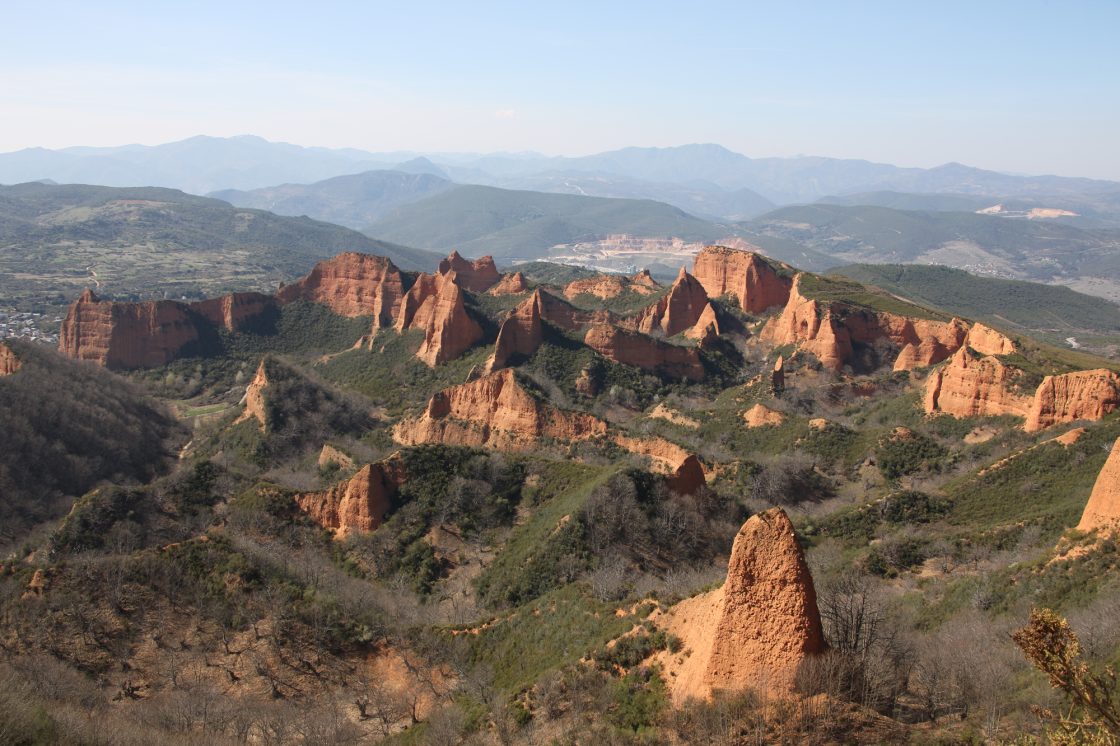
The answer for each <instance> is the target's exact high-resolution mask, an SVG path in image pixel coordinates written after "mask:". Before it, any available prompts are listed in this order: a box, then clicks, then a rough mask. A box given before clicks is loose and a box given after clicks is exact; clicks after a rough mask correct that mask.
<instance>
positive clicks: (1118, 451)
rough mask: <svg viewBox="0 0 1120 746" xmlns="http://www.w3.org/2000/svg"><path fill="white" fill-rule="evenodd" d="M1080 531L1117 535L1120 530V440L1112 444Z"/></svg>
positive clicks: (1087, 506) (1087, 504)
mask: <svg viewBox="0 0 1120 746" xmlns="http://www.w3.org/2000/svg"><path fill="white" fill-rule="evenodd" d="M1077 530H1078V531H1096V532H1098V533H1102V534H1115V533H1116V532H1117V531H1118V530H1120V438H1118V439H1117V440H1116V442H1114V443H1113V444H1112V450H1111V451H1110V452H1109V454H1108V459H1106V460H1105V462H1104V466H1103V467H1101V471H1100V473H1099V474H1098V475H1097V481H1096V483H1094V484H1093V492H1092V493H1091V494H1090V495H1089V502H1088V503H1086V505H1085V512H1084V513H1082V514H1081V521H1080V522H1079V523H1078V524H1077Z"/></svg>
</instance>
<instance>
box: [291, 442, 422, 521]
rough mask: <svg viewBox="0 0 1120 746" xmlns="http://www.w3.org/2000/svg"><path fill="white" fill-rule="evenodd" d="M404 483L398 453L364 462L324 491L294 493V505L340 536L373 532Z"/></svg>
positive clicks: (401, 463) (402, 466) (401, 464)
mask: <svg viewBox="0 0 1120 746" xmlns="http://www.w3.org/2000/svg"><path fill="white" fill-rule="evenodd" d="M403 483H404V464H403V462H402V461H401V459H400V457H399V456H395V457H390V458H389V459H386V460H385V461H380V462H378V463H376V464H366V465H365V466H363V467H362V468H361V469H360V470H359V471H358V473H357V474H355V475H354V476H352V477H350V478H349V479H344V480H342V481H341V482H339V483H338V484H336V485H335V486H334V487H331V488H330V489H329V490H326V491H324V492H305V493H303V494H299V495H296V496H295V502H296V505H297V506H299V509H300V510H302V511H303V512H304V513H307V514H308V515H309V516H310V517H311V520H313V521H315V522H316V523H318V524H319V525H320V526H322V527H323V528H327V529H331V530H333V531H334V532H335V538H342V537H343V536H345V535H346V534H348V533H351V532H354V531H373V530H375V529H376V528H377V527H378V526H380V525H381V522H382V521H383V520H384V518H385V514H386V513H387V512H388V511H389V508H390V507H391V506H392V499H393V495H395V494H396V492H397V489H398V488H399V487H400V485H401V484H403Z"/></svg>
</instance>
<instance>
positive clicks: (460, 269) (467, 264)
mask: <svg viewBox="0 0 1120 746" xmlns="http://www.w3.org/2000/svg"><path fill="white" fill-rule="evenodd" d="M439 273H440V274H441V275H446V274H451V273H454V274H456V275H458V283H459V285H461V286H462V287H463V288H465V289H467V290H470V291H471V292H474V293H481V292H484V291H485V290H488V289H489V288H490V287H491V286H492V285H494V284H495V283H497V282H498V280H500V279H501V277H502V276H501V274H500V273H499V272H498V268H497V267H496V266H494V257H492V256H484V257H481V258H479V259H475V260H474V261H471V260H470V259H464V258H463V257H461V256H459V252H458V251H452V252H451V254H450V255H449V256H448V257H447V258H446V259H444V260H443V261H441V262H440V263H439Z"/></svg>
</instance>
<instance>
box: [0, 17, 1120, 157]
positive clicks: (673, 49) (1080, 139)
mask: <svg viewBox="0 0 1120 746" xmlns="http://www.w3.org/2000/svg"><path fill="white" fill-rule="evenodd" d="M1118 31H1120V0H1108V1H1102V2H1029V1H1020V2H986V3H985V2H979V1H978V0H976V1H974V2H928V3H918V2H908V1H907V0H895V1H894V2H833V3H824V2H820V3H811V2H781V3H779V2H767V3H753V2H735V3H706V2H690V3H656V2H643V3H607V2H597V3H585V2H563V3H534V2H521V3H487V2H461V3H450V2H442V3H441V2H417V1H414V2H325V1H323V2H298V3H294V2H292V3H289V2H269V3H264V2H256V3H253V2H235V1H234V0H229V1H228V2H225V3H215V2H181V3H179V2H177V3H170V2H167V3H161V2H154V3H153V2H144V3H141V2H129V3H126V2H91V1H90V0H86V1H85V2H56V1H52V0H35V1H34V2H23V1H22V0H5V1H4V2H2V3H0V150H14V149H18V148H23V147H29V146H35V145H41V146H45V147H63V146H66V145H116V144H124V143H130V142H140V143H146V144H155V143H159V142H166V141H170V140H175V139H180V138H184V137H189V136H191V135H195V134H209V135H235V134H257V135H261V136H263V137H266V138H268V139H271V140H284V141H288V142H295V143H298V144H301V145H324V146H331V147H346V146H349V147H358V148H363V149H369V150H376V151H384V150H424V151H476V152H479V151H494V150H513V151H516V150H536V151H540V152H544V153H548V154H566V155H579V154H585V153H591V152H597V151H601V150H608V149H613V148H617V147H622V146H625V145H659V146H665V145H678V144H684V143H691V142H717V143H720V144H723V145H725V146H727V147H729V148H731V149H733V150H737V151H739V152H742V153H745V154H746V155H749V156H755V157H759V156H772V155H774V156H788V155H796V154H812V155H826V156H835V157H852V158H867V159H870V160H876V161H884V162H891V163H897V164H899V165H913V166H933V165H938V164H940V163H944V162H947V161H952V160H956V161H961V162H965V163H968V164H971V165H976V166H980V167H985V168H993V169H998V170H1004V171H1016V172H1026V173H1057V174H1063V175H1083V176H1094V177H1099V178H1112V179H1120V144H1118V143H1117V137H1118V136H1117V133H1118V132H1120V42H1118V37H1117V34H1118Z"/></svg>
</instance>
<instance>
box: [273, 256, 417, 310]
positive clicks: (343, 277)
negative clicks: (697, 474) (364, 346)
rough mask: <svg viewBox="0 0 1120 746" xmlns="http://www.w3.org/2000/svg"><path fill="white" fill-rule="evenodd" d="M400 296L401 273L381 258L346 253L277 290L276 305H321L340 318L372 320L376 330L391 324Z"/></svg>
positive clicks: (402, 288)
mask: <svg viewBox="0 0 1120 746" xmlns="http://www.w3.org/2000/svg"><path fill="white" fill-rule="evenodd" d="M403 295H404V283H403V279H402V277H401V272H400V270H399V269H397V267H396V266H395V265H394V264H393V263H392V262H391V261H390V260H388V259H386V258H385V257H382V256H372V255H370V254H359V253H357V252H353V251H348V252H345V253H343V254H339V255H338V256H336V257H333V258H331V259H325V260H323V261H321V262H319V263H318V264H316V265H315V267H314V268H313V269H312V270H311V272H310V273H309V274H308V275H307V276H306V277H304V278H303V279H301V280H299V281H297V282H294V283H292V284H291V285H287V286H284V287H281V288H280V290H278V291H277V293H276V299H277V300H278V301H279V302H280V303H291V302H292V301H295V300H307V301H312V302H314V303H322V304H323V305H325V306H327V307H329V308H330V309H331V310H332V311H334V312H335V313H337V314H339V315H340V316H347V317H351V318H353V317H356V316H370V315H372V316H373V317H374V325H375V326H376V327H378V328H381V327H383V326H387V325H388V324H391V323H392V321H393V319H394V318H395V316H396V312H397V306H398V305H399V304H400V301H401V297H402V296H403Z"/></svg>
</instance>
